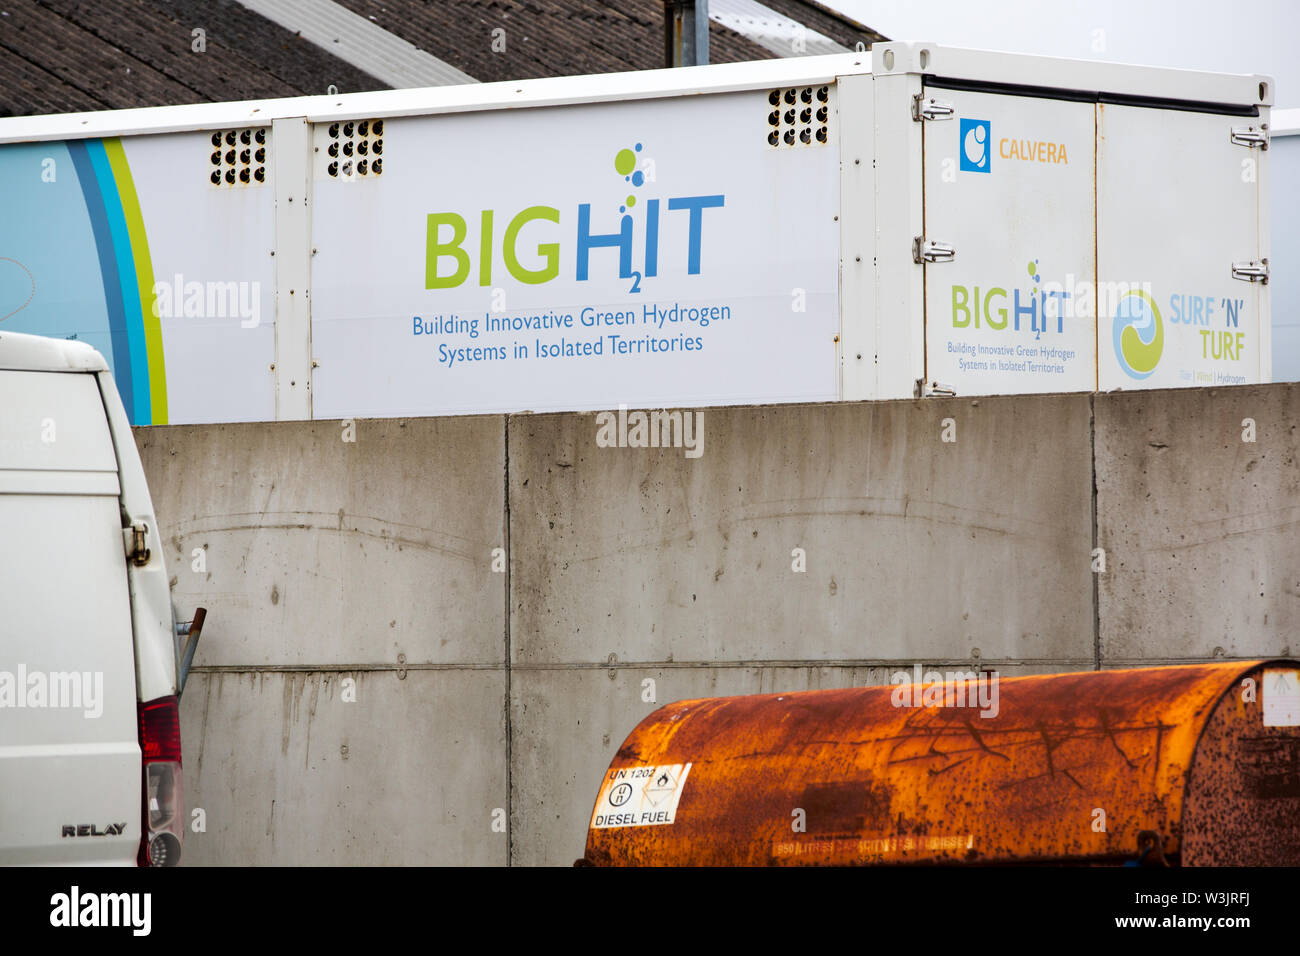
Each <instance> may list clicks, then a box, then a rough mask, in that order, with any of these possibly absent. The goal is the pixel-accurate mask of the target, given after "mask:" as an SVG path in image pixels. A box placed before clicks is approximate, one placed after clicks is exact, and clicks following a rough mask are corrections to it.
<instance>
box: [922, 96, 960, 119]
mask: <svg viewBox="0 0 1300 956" xmlns="http://www.w3.org/2000/svg"><path fill="white" fill-rule="evenodd" d="M956 112H957V111H956V110H955V109H953V105H952V104H951V103H944V102H943V101H941V100H936V99H935V98H934V97H933V96H926V95H925V94H924V93H917V94H916V95H915V96H913V97H912V119H913V120H915V121H916V122H918V123H919V122H921V121H922V120H950V119H952V118H953V116H954V115H956Z"/></svg>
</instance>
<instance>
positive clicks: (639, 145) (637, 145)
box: [636, 143, 641, 153]
mask: <svg viewBox="0 0 1300 956" xmlns="http://www.w3.org/2000/svg"><path fill="white" fill-rule="evenodd" d="M636 151H637V152H638V153H639V152H641V144H640V143H637V144H636Z"/></svg>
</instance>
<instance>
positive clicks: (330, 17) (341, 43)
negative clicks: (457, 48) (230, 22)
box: [239, 0, 478, 92]
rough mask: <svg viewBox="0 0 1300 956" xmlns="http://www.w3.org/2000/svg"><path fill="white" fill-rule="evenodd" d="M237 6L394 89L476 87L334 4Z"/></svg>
mask: <svg viewBox="0 0 1300 956" xmlns="http://www.w3.org/2000/svg"><path fill="white" fill-rule="evenodd" d="M239 3H240V4H241V5H242V6H244V7H247V8H248V9H249V10H251V11H252V12H253V13H256V14H257V15H258V16H262V17H265V18H266V19H268V20H270V21H271V22H272V23H277V24H279V25H280V26H282V27H284V28H285V29H286V30H288V31H290V32H291V33H296V34H298V35H299V36H301V37H302V38H303V39H304V40H306V41H307V42H309V43H312V44H314V45H315V46H318V47H320V48H321V49H322V50H324V51H326V52H327V53H329V54H331V55H332V56H336V57H338V58H339V59H340V60H342V61H343V62H344V63H347V64H349V65H351V66H354V67H356V68H357V69H359V70H362V71H364V72H366V73H368V74H370V75H371V76H373V77H374V78H375V79H377V80H381V81H382V82H384V83H387V84H388V85H389V86H391V87H393V89H397V90H405V89H418V88H421V87H426V86H456V85H457V84H461V83H477V82H478V81H477V80H476V79H474V77H472V76H470V75H469V74H468V73H462V72H461V71H460V70H458V69H456V68H455V67H454V66H452V65H451V64H450V63H447V62H444V61H443V60H440V59H438V58H437V57H436V56H433V55H432V54H430V53H426V52H425V51H424V50H421V49H419V48H418V47H416V46H414V45H412V44H411V43H408V42H407V41H406V40H403V39H402V38H401V37H399V36H397V35H396V34H394V33H389V32H388V31H387V30H385V29H383V28H382V27H380V26H379V25H378V24H376V23H374V22H372V21H370V20H368V19H366V18H365V17H363V16H361V15H359V14H356V13H353V12H352V11H351V10H349V9H347V8H346V7H344V6H343V5H342V4H339V3H335V2H334V0H239ZM321 92H324V91H321Z"/></svg>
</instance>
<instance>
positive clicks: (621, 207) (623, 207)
mask: <svg viewBox="0 0 1300 956" xmlns="http://www.w3.org/2000/svg"><path fill="white" fill-rule="evenodd" d="M618 211H619V212H627V208H626V207H625V206H619V207H618Z"/></svg>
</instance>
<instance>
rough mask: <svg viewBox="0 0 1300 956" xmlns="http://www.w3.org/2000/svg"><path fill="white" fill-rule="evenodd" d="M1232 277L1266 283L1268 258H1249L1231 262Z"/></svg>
mask: <svg viewBox="0 0 1300 956" xmlns="http://www.w3.org/2000/svg"><path fill="white" fill-rule="evenodd" d="M1232 277H1233V278H1234V279H1241V280H1242V281H1243V282H1262V283H1264V284H1265V285H1268V260H1267V259H1249V260H1247V261H1246V262H1234V263H1233V264H1232Z"/></svg>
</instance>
